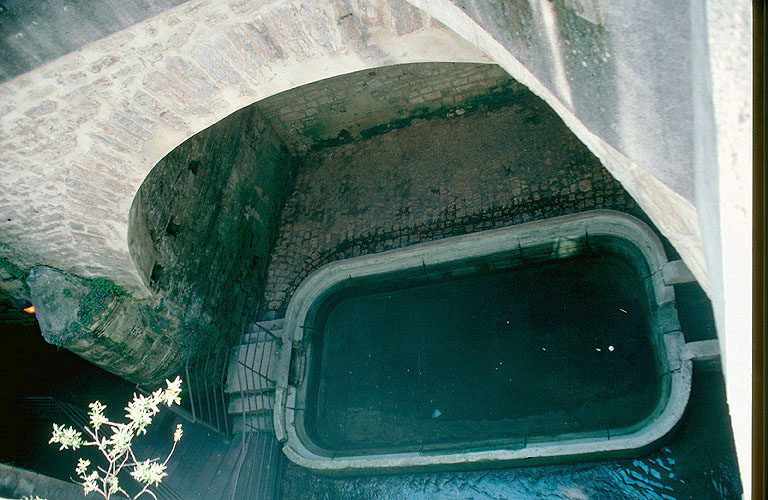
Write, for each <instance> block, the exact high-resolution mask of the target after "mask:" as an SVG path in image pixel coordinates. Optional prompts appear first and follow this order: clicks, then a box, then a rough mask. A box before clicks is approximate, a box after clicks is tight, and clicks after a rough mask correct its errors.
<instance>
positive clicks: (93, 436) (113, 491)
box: [49, 377, 182, 500]
mask: <svg viewBox="0 0 768 500" xmlns="http://www.w3.org/2000/svg"><path fill="white" fill-rule="evenodd" d="M166 385H167V387H166V388H165V389H162V388H161V389H157V390H156V391H154V392H153V393H152V394H150V395H149V396H148V397H145V396H144V395H140V396H137V395H136V394H134V395H133V401H131V402H130V403H128V406H126V407H125V411H126V412H127V413H126V415H125V416H126V419H127V423H117V422H112V421H110V420H109V419H107V417H106V416H105V415H104V410H106V406H104V405H103V404H101V403H100V402H98V401H94V402H93V403H91V404H90V405H88V406H89V408H90V409H91V410H90V411H89V412H88V416H89V418H90V426H85V427H83V429H84V430H85V432H86V434H87V436H86V437H83V433H81V432H80V431H78V430H76V429H74V428H72V427H64V426H63V425H57V424H53V436H52V437H51V440H50V441H49V443H51V444H58V445H60V446H59V450H66V449H70V448H71V449H73V450H76V449H78V448H80V447H81V446H95V447H97V448H98V449H99V451H100V452H101V454H102V455H103V456H104V459H105V460H106V462H107V464H106V466H105V467H102V466H96V467H95V468H92V467H91V462H90V460H84V459H82V458H79V459H78V461H77V467H76V468H75V472H76V473H77V477H78V478H79V479H80V481H75V482H76V483H77V484H79V485H81V486H82V487H83V490H84V492H85V494H86V495H87V494H88V493H90V492H92V491H95V492H96V493H98V494H99V495H101V496H103V497H104V498H105V499H107V500H109V499H110V498H112V497H113V496H120V497H123V498H130V499H136V498H139V497H140V496H142V495H144V494H147V495H149V496H151V497H153V498H154V499H155V500H157V496H156V495H155V493H154V492H153V491H152V490H151V489H150V488H151V487H156V486H157V485H158V484H160V482H161V481H162V479H163V478H164V477H165V476H167V475H168V474H167V473H166V472H165V470H166V464H167V463H168V460H169V459H170V458H171V455H173V452H174V451H175V450H176V444H177V443H178V442H179V440H180V439H181V435H182V429H181V424H179V425H178V426H176V430H175V431H174V433H173V446H172V447H171V451H170V452H169V453H168V456H167V457H166V458H165V460H163V461H162V462H160V460H159V459H148V460H143V461H140V460H139V459H138V458H137V457H136V455H135V454H134V452H133V449H132V448H131V445H132V443H133V438H134V437H136V436H137V435H139V434H146V432H147V427H148V426H149V425H150V424H151V423H152V417H154V416H155V415H156V414H157V412H158V411H160V409H159V406H160V404H166V405H167V406H168V407H170V406H171V405H173V404H179V403H180V402H181V401H180V399H179V394H180V393H181V379H179V377H176V379H175V380H174V381H173V382H171V381H169V380H166ZM107 429H109V430H107ZM123 470H130V475H131V477H133V479H135V480H136V481H137V482H138V483H139V485H140V486H141V490H140V491H139V492H138V493H137V494H135V495H133V496H131V495H129V494H128V493H127V492H126V491H125V490H124V489H123V488H122V487H121V486H120V482H119V480H118V474H119V473H120V472H121V471H123Z"/></svg>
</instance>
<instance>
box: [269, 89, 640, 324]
mask: <svg viewBox="0 0 768 500" xmlns="http://www.w3.org/2000/svg"><path fill="white" fill-rule="evenodd" d="M597 208H609V209H614V210H620V211H624V212H628V213H631V214H633V215H635V216H638V217H640V218H642V219H643V220H645V221H648V219H647V217H645V215H644V214H643V213H642V211H641V210H640V209H639V207H638V206H637V205H636V204H635V202H634V200H632V198H631V197H630V196H629V195H628V194H627V192H626V191H625V190H624V189H623V188H622V187H621V185H620V184H619V183H618V181H616V180H615V179H614V178H613V177H612V176H611V175H610V174H609V173H608V171H607V170H605V168H603V167H602V165H601V164H600V162H599V161H598V160H597V158H595V157H594V156H593V155H592V154H591V153H590V152H589V150H587V148H586V147H585V146H584V145H583V144H582V143H581V142H580V141H579V140H578V139H577V138H576V137H575V136H574V135H573V134H572V133H571V132H570V131H568V129H567V128H566V127H565V125H564V124H563V123H562V122H561V121H560V119H559V118H558V117H557V116H556V115H555V114H554V112H552V111H551V110H550V109H549V108H548V107H547V106H546V105H545V104H544V103H543V102H542V101H540V100H539V99H538V98H536V97H535V96H533V95H532V94H531V95H530V96H528V97H521V98H520V99H518V100H517V101H515V102H513V103H510V105H509V106H507V107H503V108H501V109H497V110H495V111H490V112H487V113H482V114H481V113H476V114H472V115H469V116H457V117H453V118H450V119H445V120H432V121H425V122H421V123H416V124H414V125H411V126H410V127H408V128H405V129H400V130H395V131H392V132H389V133H386V134H383V135H380V136H376V137H373V138H371V139H368V140H366V141H361V142H354V143H351V144H346V145H343V146H339V147H336V148H328V149H324V150H322V151H319V152H316V153H312V154H309V155H307V156H306V157H304V159H303V162H302V165H301V166H300V167H299V170H298V172H297V177H296V184H295V189H294V191H293V193H292V194H291V195H290V196H289V197H288V200H287V202H286V205H285V207H284V208H283V211H282V213H281V217H280V222H279V224H278V227H279V228H280V230H279V234H278V237H277V241H276V243H275V246H274V248H273V250H272V254H271V262H270V266H269V268H268V271H267V278H266V286H265V291H264V295H263V300H262V303H261V308H260V319H273V318H276V317H282V315H284V314H285V308H286V306H287V304H288V300H289V299H290V296H291V295H292V294H293V291H294V290H295V289H296V287H297V286H298V285H299V283H301V281H302V280H303V279H304V278H305V277H306V276H307V275H308V274H309V273H311V272H312V271H314V270H315V269H317V268H319V267H320V266H322V265H323V264H326V263H328V262H332V261H334V260H338V259H344V258H349V257H354V256H358V255H364V254H369V253H376V252H382V251H385V250H391V249H393V248H401V247H406V246H409V245H414V244H417V243H421V242H425V241H432V240H437V239H441V238H446V237H449V236H456V235H461V234H467V233H472V232H476V231H481V230H485V229H493V228H497V227H504V226H509V225H515V224H520V223H523V222H529V221H532V220H537V219H542V218H548V217H555V216H558V215H564V214H569V213H575V212H580V211H584V210H591V209H597Z"/></svg>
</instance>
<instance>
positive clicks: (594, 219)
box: [274, 210, 692, 474]
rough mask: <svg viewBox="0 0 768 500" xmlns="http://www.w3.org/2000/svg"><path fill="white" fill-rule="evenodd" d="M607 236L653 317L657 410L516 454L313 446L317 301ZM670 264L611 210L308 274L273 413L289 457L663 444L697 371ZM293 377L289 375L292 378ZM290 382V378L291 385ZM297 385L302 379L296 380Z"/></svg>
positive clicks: (405, 460) (336, 464) (651, 237)
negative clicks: (355, 287)
mask: <svg viewBox="0 0 768 500" xmlns="http://www.w3.org/2000/svg"><path fill="white" fill-rule="evenodd" d="M598 236H606V237H611V238H614V239H619V240H621V241H622V243H623V244H627V245H626V246H627V249H628V250H627V252H629V253H630V254H635V257H634V260H636V261H638V265H640V266H641V267H642V268H645V269H641V270H642V272H643V274H644V275H646V276H647V277H646V278H645V280H644V284H645V288H646V296H647V298H648V305H649V309H650V311H651V325H650V331H651V341H652V343H653V347H654V352H655V357H656V369H657V373H658V374H659V376H660V377H661V380H662V382H661V396H660V398H659V401H658V404H657V406H656V408H655V409H654V411H653V412H652V413H651V414H650V415H649V416H648V417H647V418H646V419H644V420H643V421H641V422H640V423H638V424H637V425H635V426H633V427H631V428H625V429H617V430H615V431H614V430H611V432H606V433H600V434H599V435H598V434H594V433H591V434H573V435H564V436H557V437H556V438H554V437H553V438H545V439H540V440H539V439H537V440H536V442H528V443H526V444H525V445H524V446H523V447H519V446H517V447H515V448H514V449H511V447H509V446H508V445H507V446H505V445H498V447H497V448H494V449H485V450H482V451H468V452H456V451H445V452H435V451H430V452H429V453H421V452H407V453H388V454H370V455H357V456H344V457H334V456H332V454H327V453H324V452H323V450H321V449H319V448H318V447H317V446H315V445H314V444H313V443H312V442H311V441H309V439H308V438H307V437H306V434H305V433H304V432H303V420H302V419H303V416H301V415H300V412H297V411H295V410H294V409H295V408H302V407H303V405H304V403H305V400H306V397H307V384H306V378H307V377H306V376H305V370H307V369H308V367H309V365H310V363H309V359H308V356H311V352H310V354H308V355H307V357H305V356H304V355H303V354H302V353H303V352H309V350H306V349H304V348H303V347H304V346H305V345H306V344H307V341H308V336H305V335H304V331H303V329H302V326H303V325H304V324H305V323H304V321H305V319H306V318H307V316H308V315H310V314H311V310H312V308H313V304H315V303H316V300H317V299H318V298H319V297H320V296H322V295H324V294H325V293H327V292H328V291H329V290H330V289H332V288H335V287H338V286H344V284H345V283H351V282H354V281H355V280H358V279H364V278H371V277H374V276H378V275H384V274H387V273H390V272H392V271H402V270H404V269H409V268H416V269H421V268H422V266H425V267H426V268H429V267H431V266H436V265H440V266H442V265H446V264H450V263H453V262H456V263H458V262H461V261H464V260H466V259H476V258H481V257H483V256H486V255H491V254H499V253H503V252H523V253H526V251H531V252H532V251H533V248H534V247H536V251H535V253H531V254H530V255H526V259H527V260H538V261H545V260H553V259H558V258H565V257H569V256H572V255H575V254H577V253H579V251H580V249H581V248H583V247H584V241H585V239H586V238H590V237H598ZM665 264H667V259H666V256H665V254H664V251H663V248H662V246H661V242H660V241H659V239H658V237H657V236H656V235H655V234H654V233H653V231H652V230H651V229H650V228H649V227H648V226H646V225H645V224H644V223H643V222H641V221H639V220H638V219H635V218H634V217H632V216H629V215H626V214H622V213H619V212H613V211H609V210H596V211H592V212H586V213H582V214H577V215H569V216H564V217H557V218H553V219H548V220H543V221H537V222H532V223H528V224H521V225H519V226H513V227H508V228H501V229H496V230H492V231H484V232H480V233H474V234H470V235H466V236H459V237H454V238H447V239H445V240H441V241H437V242H430V243H425V244H423V245H417V246H414V247H409V248H404V249H399V250H393V251H390V252H383V253H380V254H375V255H367V256H363V257H359V258H354V259H348V260H342V261H337V262H334V263H331V264H328V265H326V266H324V267H322V268H321V269H319V270H318V271H317V272H315V273H314V274H312V275H311V276H310V277H309V278H307V279H306V280H305V281H304V282H303V283H302V284H301V285H300V286H299V288H298V289H297V290H296V293H295V294H294V296H293V298H292V300H291V302H290V304H289V305H288V310H287V314H286V319H285V337H284V338H285V339H286V342H285V344H284V346H283V349H282V350H281V353H280V359H279V363H278V375H277V393H276V403H275V410H274V423H275V430H276V433H277V436H278V439H280V441H282V442H284V448H283V450H284V452H285V454H286V456H288V458H289V459H291V461H293V462H294V463H296V464H298V465H301V466H304V467H307V468H310V469H312V470H315V471H317V472H323V473H329V474H344V473H354V474H359V473H384V472H395V471H416V470H435V469H459V468H489V467H494V466H496V467H498V466H505V465H513V464H515V463H523V464H526V465H528V464H532V463H538V462H544V461H561V460H573V459H586V458H597V457H599V456H611V457H618V456H628V455H632V454H634V453H637V452H638V451H640V450H643V449H646V448H648V447H650V446H652V445H653V444H655V443H656V442H658V441H659V440H661V439H662V438H664V437H665V436H666V435H667V434H668V433H669V432H670V431H671V430H672V429H673V428H674V426H675V425H676V424H677V422H678V421H679V420H680V418H681V416H682V414H683V411H684V410H685V406H686V404H687V402H688V396H689V393H690V389H691V373H692V366H691V361H690V360H689V359H683V348H684V346H685V341H684V339H683V335H682V332H681V331H680V325H679V323H678V319H677V312H676V309H675V302H674V300H675V297H674V291H673V289H672V287H671V286H668V285H665V283H664V281H663V277H662V272H661V271H662V269H663V268H664V266H665ZM289 375H290V379H289ZM289 380H290V381H289ZM294 381H298V382H294Z"/></svg>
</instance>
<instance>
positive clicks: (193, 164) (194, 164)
mask: <svg viewBox="0 0 768 500" xmlns="http://www.w3.org/2000/svg"><path fill="white" fill-rule="evenodd" d="M201 165H202V163H201V162H200V160H191V161H190V162H189V164H188V165H187V168H188V169H189V171H190V172H192V175H194V176H197V173H198V172H199V171H200V166H201Z"/></svg>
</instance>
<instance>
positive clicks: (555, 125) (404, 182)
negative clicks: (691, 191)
mask: <svg viewBox="0 0 768 500" xmlns="http://www.w3.org/2000/svg"><path fill="white" fill-rule="evenodd" d="M595 208H610V209H616V210H621V211H625V212H629V213H632V214H634V215H636V216H638V217H641V218H643V219H644V220H646V221H648V222H650V221H649V219H648V217H647V216H646V215H645V214H644V213H643V212H642V210H640V209H639V207H638V206H637V204H636V203H635V202H634V201H633V200H632V198H631V197H630V196H629V195H628V193H627V192H626V191H625V190H624V189H623V188H622V187H621V185H620V184H619V183H618V181H616V180H615V179H614V178H613V177H612V176H611V175H610V174H609V173H608V172H607V171H606V170H605V168H604V167H603V166H602V165H601V164H600V162H599V160H598V159H597V158H595V157H594V155H592V154H591V153H590V152H589V150H588V149H587V148H586V147H585V146H584V145H583V144H582V143H581V142H580V141H579V140H578V139H577V138H576V137H575V136H574V135H573V133H572V132H571V131H570V130H569V129H568V128H567V127H566V126H565V125H564V124H563V122H562V120H560V118H559V117H558V116H557V115H556V114H555V113H554V112H553V111H552V110H551V108H549V106H548V105H546V104H545V103H544V102H543V101H542V100H541V99H539V98H537V97H536V96H534V95H533V94H532V93H531V92H530V91H529V90H528V89H527V88H525V87H524V86H523V85H521V84H520V83H518V82H517V81H515V80H514V79H512V78H510V77H509V75H508V74H507V73H506V72H505V71H504V70H503V69H501V68H500V67H498V66H496V65H490V64H469V63H422V64H406V65H395V66H386V67H378V68H370V69H367V70H364V71H358V72H354V73H350V74H346V75H342V76H339V77H335V78H331V79H327V80H322V81H319V82H315V83H312V84H309V85H305V86H301V87H298V88H295V89H292V90H289V91H286V92H283V93H280V94H277V95H275V96H272V97H270V98H267V99H264V100H262V101H259V102H257V103H255V104H253V105H251V106H248V107H246V108H243V109H241V110H240V111H237V112H236V113H234V114H232V115H230V116H229V117H227V118H225V119H224V120H222V121H221V122H219V123H217V124H215V125H213V126H211V127H209V128H207V129H206V130H204V131H202V132H200V133H198V134H196V135H195V136H193V137H191V138H190V139H188V140H186V141H185V142H184V143H182V144H181V145H179V146H178V147H177V148H175V149H174V150H173V151H171V153H169V154H168V155H167V156H166V157H165V158H163V160H161V161H160V162H159V163H158V164H157V165H156V166H155V167H154V168H153V169H152V171H151V172H150V173H149V175H147V177H146V179H145V180H144V182H143V183H142V185H141V187H140V188H139V190H138V192H137V194H136V196H135V199H134V201H133V204H132V206H131V212H130V225H129V246H130V251H131V255H132V257H133V260H134V262H135V263H136V267H137V269H138V271H139V274H140V275H141V277H142V279H143V280H144V283H145V284H146V286H147V287H148V288H149V289H150V290H151V292H152V298H151V299H150V300H151V302H152V303H153V304H155V305H157V304H166V306H168V307H170V308H171V309H172V310H174V311H177V313H178V314H179V315H180V316H179V317H178V324H179V328H178V332H177V334H176V336H177V337H178V338H177V340H178V345H179V346H180V348H182V347H181V346H183V349H185V352H184V354H183V356H188V355H190V354H192V355H194V353H197V352H207V351H208V350H210V348H211V347H213V348H214V349H217V348H224V347H228V346H230V345H232V344H233V343H235V342H237V340H238V336H239V333H240V331H241V328H242V325H243V324H244V322H246V321H248V320H255V319H270V318H275V317H279V316H281V315H282V314H283V313H284V309H285V306H286V304H287V301H288V299H289V298H290V296H291V294H292V293H293V290H295V287H296V286H297V285H298V283H299V282H300V281H301V280H302V279H303V278H304V277H305V276H306V275H307V274H309V273H311V272H312V271H313V270H315V269H317V268H318V267H319V266H321V265H322V264H325V263H327V262H330V261H332V260H336V259H340V258H345V257H349V256H353V255H360V254H364V253H375V252H380V251H383V250H387V249H392V248H397V247H402V246H407V245H410V244H414V243H416V242H421V241H428V240H433V239H440V238H443V237H448V236H453V235H457V234H464V233H468V232H473V231H478V230H482V229H489V228H493V227H501V226H506V225H512V224H518V223H521V222H526V221H530V220H535V219H540V218H546V217H552V216H557V215H562V214H567V213H574V212H578V211H583V210H589V209H595ZM669 251H670V253H672V254H674V250H673V249H672V248H671V247H669Z"/></svg>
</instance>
